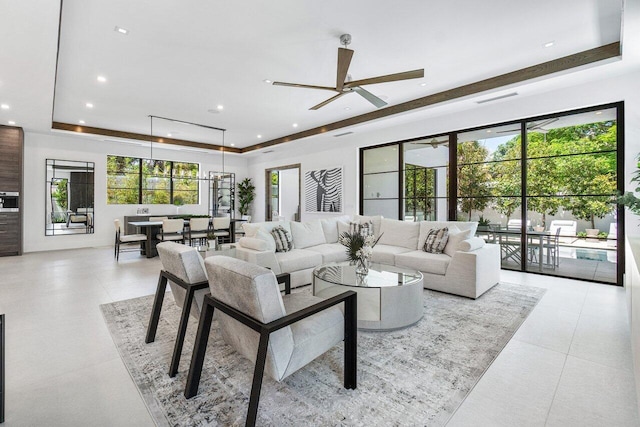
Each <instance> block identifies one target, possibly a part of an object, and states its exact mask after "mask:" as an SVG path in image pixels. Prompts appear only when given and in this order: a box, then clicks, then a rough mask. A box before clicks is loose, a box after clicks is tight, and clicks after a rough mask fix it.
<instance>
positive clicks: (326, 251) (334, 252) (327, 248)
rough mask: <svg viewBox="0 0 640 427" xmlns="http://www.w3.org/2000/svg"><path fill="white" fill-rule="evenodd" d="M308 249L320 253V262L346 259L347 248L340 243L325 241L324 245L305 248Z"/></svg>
mask: <svg viewBox="0 0 640 427" xmlns="http://www.w3.org/2000/svg"><path fill="white" fill-rule="evenodd" d="M307 249H308V250H310V251H313V252H318V253H319V254H320V255H322V263H327V262H338V261H347V260H348V259H349V257H348V256H347V248H345V247H344V246H343V245H341V244H340V243H325V244H324V245H318V246H312V247H310V248H307Z"/></svg>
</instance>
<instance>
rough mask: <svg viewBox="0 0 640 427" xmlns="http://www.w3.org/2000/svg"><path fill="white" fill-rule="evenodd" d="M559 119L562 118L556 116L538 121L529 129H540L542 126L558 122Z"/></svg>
mask: <svg viewBox="0 0 640 427" xmlns="http://www.w3.org/2000/svg"><path fill="white" fill-rule="evenodd" d="M558 120H560V119H558V118H557V117H554V118H552V119H548V120H545V121H543V122H540V123H536V124H534V125H533V126H531V127H529V128H528V129H529V130H534V129H540V128H543V127H545V126H546V125H550V124H551V123H553V122H557V121H558Z"/></svg>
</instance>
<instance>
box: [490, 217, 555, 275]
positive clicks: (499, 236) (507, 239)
mask: <svg viewBox="0 0 640 427" xmlns="http://www.w3.org/2000/svg"><path fill="white" fill-rule="evenodd" d="M490 232H491V234H492V236H493V243H498V244H500V248H501V253H503V254H504V255H503V256H502V259H503V260H507V259H509V258H512V259H513V260H514V261H519V260H520V259H521V258H520V257H521V256H522V247H521V246H522V239H521V236H522V230H521V229H519V228H493V229H491V230H490ZM526 234H527V238H528V243H529V244H528V250H529V249H532V248H536V247H537V248H538V257H537V259H538V270H540V271H542V264H543V262H542V259H543V257H542V254H543V249H544V244H545V240H546V241H547V243H549V239H550V237H551V233H550V232H549V231H546V230H542V231H535V230H527V232H526ZM536 240H537V242H536ZM527 259H528V257H527Z"/></svg>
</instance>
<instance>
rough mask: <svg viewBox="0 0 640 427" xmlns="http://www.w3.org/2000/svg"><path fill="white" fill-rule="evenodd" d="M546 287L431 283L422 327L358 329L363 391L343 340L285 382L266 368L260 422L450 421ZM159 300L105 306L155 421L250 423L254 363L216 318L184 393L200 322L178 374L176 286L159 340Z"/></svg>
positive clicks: (193, 330)
mask: <svg viewBox="0 0 640 427" xmlns="http://www.w3.org/2000/svg"><path fill="white" fill-rule="evenodd" d="M301 292H310V289H309V287H307V288H306V289H305V288H303V289H302V290H301ZM543 293H544V289H539V288H534V287H529V286H522V285H513V284H507V283H502V284H499V285H497V286H495V287H494V288H493V289H491V290H490V291H489V292H487V293H485V294H484V295H483V296H482V297H481V298H479V299H477V300H470V299H467V298H462V297H457V296H453V295H447V294H443V293H439V292H434V291H429V290H425V291H424V309H425V316H424V318H423V319H422V320H421V321H420V322H419V323H418V324H416V325H415V326H412V327H409V328H406V329H402V330H398V331H392V332H364V331H359V332H358V388H357V389H356V390H346V389H344V388H343V386H342V379H343V377H342V371H343V350H342V346H341V345H339V346H336V347H334V348H333V349H332V350H331V351H329V352H328V353H325V354H324V355H323V356H321V357H319V358H317V359H316V360H315V361H313V362H312V363H310V364H309V365H307V366H306V367H304V368H302V369H300V370H299V371H298V372H296V373H294V374H293V375H291V376H289V377H288V378H286V379H285V380H284V381H283V382H281V383H278V382H276V381H274V380H272V379H271V378H270V377H268V376H265V379H264V382H263V387H262V393H261V398H260V407H259V410H258V425H266V426H298V425H304V426H311V425H314V426H315V425H322V426H335V425H388V426H391V425H429V426H431V425H444V424H445V423H446V422H447V421H448V419H449V418H450V417H451V415H452V414H453V413H454V411H455V410H456V408H457V407H458V406H459V405H460V403H462V401H463V400H464V398H465V396H466V395H467V394H468V393H469V391H470V390H471V389H472V388H473V386H474V385H475V384H476V382H477V381H478V380H479V379H480V377H481V376H482V374H483V373H484V371H485V370H486V369H487V368H488V367H489V365H490V364H491V362H492V361H493V360H494V359H495V358H496V356H497V355H498V353H500V351H501V350H502V349H503V348H504V346H505V345H506V343H507V342H508V341H509V339H511V337H512V336H513V334H514V333H515V332H516V330H517V329H518V327H519V326H520V325H521V324H522V322H523V321H524V319H525V318H526V317H527V316H528V315H529V313H530V312H531V310H532V309H533V308H534V307H535V305H536V304H537V302H538V301H539V300H540V298H541V297H542V295H543ZM152 302H153V297H152V296H147V297H142V298H136V299H131V300H126V301H118V302H114V303H111V304H105V305H103V306H102V307H101V308H102V311H103V314H104V317H105V320H106V322H107V325H108V327H109V329H110V331H111V334H112V336H113V339H114V341H115V343H116V346H117V347H118V350H119V351H120V354H121V356H122V359H123V360H124V363H125V365H126V366H127V368H128V370H129V372H130V374H131V377H132V378H133V380H134V382H135V384H136V386H137V387H138V390H139V391H140V394H141V395H142V396H143V398H144V400H145V402H146V404H147V406H148V408H149V411H150V413H151V415H152V416H153V418H154V420H155V422H156V423H157V424H158V425H160V426H165V425H171V426H201V425H213V426H216V425H220V426H228V425H244V421H245V416H246V411H247V407H248V402H249V393H250V390H251V380H252V375H253V365H252V364H251V363H250V362H249V361H247V360H246V359H243V358H242V357H241V356H239V355H238V354H237V353H235V352H234V351H233V350H232V349H231V347H229V346H227V345H226V344H224V342H223V341H222V339H221V337H220V334H219V333H218V331H217V322H215V321H214V323H213V326H212V330H211V335H210V339H209V346H208V348H207V355H206V359H205V365H204V368H203V372H202V379H201V381H200V389H199V394H198V395H197V396H196V397H194V398H192V399H190V400H187V399H185V397H184V395H183V392H184V386H185V381H186V376H187V371H188V369H189V362H190V360H191V349H192V348H193V341H194V338H195V333H196V328H197V321H196V320H195V319H193V318H192V319H191V320H190V324H189V329H188V332H187V337H186V339H185V345H184V352H183V354H182V359H181V363H180V370H179V372H178V375H177V376H176V377H175V378H169V376H168V375H167V372H168V369H169V361H170V359H171V352H172V350H173V343H174V340H175V336H176V331H177V325H178V322H179V314H180V311H179V309H178V308H177V307H176V306H175V304H173V298H172V296H171V293H168V294H167V295H166V297H165V301H164V306H163V309H162V315H161V319H160V324H159V326H158V334H157V336H156V341H155V342H154V343H151V344H145V343H144V338H145V333H146V328H147V324H148V321H149V316H150V312H151V305H152Z"/></svg>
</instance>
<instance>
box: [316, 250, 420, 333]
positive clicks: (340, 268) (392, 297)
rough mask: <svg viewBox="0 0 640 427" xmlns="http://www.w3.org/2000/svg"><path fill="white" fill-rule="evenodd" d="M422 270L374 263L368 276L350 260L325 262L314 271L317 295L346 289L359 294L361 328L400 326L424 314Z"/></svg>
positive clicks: (373, 328)
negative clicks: (350, 262) (359, 272)
mask: <svg viewBox="0 0 640 427" xmlns="http://www.w3.org/2000/svg"><path fill="white" fill-rule="evenodd" d="M422 280H423V278H422V273H420V272H419V271H416V270H410V269H407V268H401V267H394V266H392V265H384V264H376V263H372V264H371V267H370V268H369V273H368V274H367V275H359V274H356V267H355V265H349V262H337V263H329V264H323V265H321V266H320V267H318V268H316V269H315V270H313V295H316V296H318V297H321V298H329V297H332V296H334V295H338V294H340V293H342V292H344V291H346V290H352V291H356V292H357V293H358V328H359V329H370V330H385V331H386V330H391V329H400V328H405V327H407V326H411V325H413V324H414V323H417V322H418V321H419V320H420V319H422V316H423V315H424V308H423V305H422V300H423V296H422V294H423V291H422V283H423V282H422Z"/></svg>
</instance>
